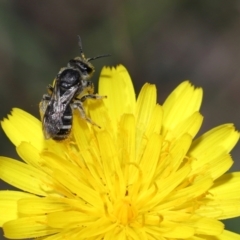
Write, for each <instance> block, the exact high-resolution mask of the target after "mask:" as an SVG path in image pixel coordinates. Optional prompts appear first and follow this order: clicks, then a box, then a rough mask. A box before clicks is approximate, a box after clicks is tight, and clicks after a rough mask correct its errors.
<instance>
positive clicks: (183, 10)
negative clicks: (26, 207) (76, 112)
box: [0, 0, 240, 239]
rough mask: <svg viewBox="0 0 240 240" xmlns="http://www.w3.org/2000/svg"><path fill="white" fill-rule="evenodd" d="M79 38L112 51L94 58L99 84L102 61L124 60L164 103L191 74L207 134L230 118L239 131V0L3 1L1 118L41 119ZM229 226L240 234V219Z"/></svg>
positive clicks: (239, 161) (236, 153)
mask: <svg viewBox="0 0 240 240" xmlns="http://www.w3.org/2000/svg"><path fill="white" fill-rule="evenodd" d="M77 35H80V36H81V38H82V42H83V50H84V52H85V54H86V56H88V57H92V56H96V55H99V54H103V53H110V54H111V57H109V58H103V59H99V60H96V61H94V62H93V64H94V66H95V67H96V73H95V75H94V77H93V82H94V83H95V84H96V85H97V79H98V76H99V73H100V70H101V68H102V66H103V65H116V64H119V63H122V64H123V65H125V66H126V67H127V69H128V70H129V73H130V75H131V77H132V79H133V82H134V85H135V89H136V92H137V93H138V92H139V89H140V88H141V86H142V85H143V83H145V82H150V83H155V84H156V85H157V87H158V96H159V99H158V101H159V103H162V102H163V101H164V99H165V98H166V96H167V95H168V94H169V93H170V92H171V91H172V90H173V89H174V88H175V87H176V86H177V85H178V84H179V83H180V82H181V81H183V80H185V79H190V80H191V81H192V83H193V84H194V85H196V86H202V87H203V88H204V100H203V106H202V108H201V113H202V114H203V115H204V123H203V126H202V129H201V133H202V132H204V131H206V130H209V129H210V128H212V127H214V126H217V125H219V124H222V123H228V122H233V123H235V125H236V127H237V128H238V129H240V111H239V109H240V108H239V105H240V1H237V0H232V1H224V0H214V1H208V0H202V1H197V0H175V1H172V0H169V1H168V0H166V1H161V0H158V1H157V0H128V1H127V0H115V1H113V0H102V1H94V0H87V1H77V0H67V1H66V0H65V1H57V0H52V1H46V0H42V1H33V0H21V1H13V0H1V1H0V102H1V105H0V118H1V119H2V118H4V117H5V116H6V115H7V114H8V113H9V111H10V110H11V108H13V107H19V108H22V109H24V110H26V111H28V112H30V113H31V114H33V115H35V116H37V117H39V113H38V103H39V101H40V100H41V97H42V94H43V93H45V92H46V86H47V85H48V84H49V83H51V82H52V80H53V78H54V77H55V76H56V74H57V72H58V71H59V69H60V68H61V67H63V66H66V64H67V62H68V60H70V59H71V58H73V57H75V56H77V55H78V54H79V48H78V43H77ZM96 89H97V88H96ZM0 144H1V145H0V146H1V148H0V155H3V156H10V157H14V158H18V156H17V155H16V153H15V149H14V147H13V146H12V145H11V144H10V142H9V141H8V139H7V138H6V136H5V134H4V133H3V131H0ZM239 145H240V144H239ZM239 145H238V146H237V147H236V148H235V149H234V150H233V152H232V156H233V158H234V160H235V165H234V167H233V168H232V170H234V171H236V170H238V171H239V170H240V146H239ZM3 187H4V188H8V189H9V187H8V186H6V185H5V184H3V183H2V187H1V188H3ZM236 191H239V192H240V189H236ZM225 223H226V228H227V229H229V230H232V231H235V232H239V233H240V229H239V225H240V219H239V218H238V219H234V220H229V221H226V222H225ZM1 235H2V234H1ZM2 239H3V238H2Z"/></svg>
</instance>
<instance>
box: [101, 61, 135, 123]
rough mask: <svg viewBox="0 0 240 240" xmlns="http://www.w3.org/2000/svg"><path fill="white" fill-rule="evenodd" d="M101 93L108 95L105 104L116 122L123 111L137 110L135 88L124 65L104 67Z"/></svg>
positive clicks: (131, 111)
mask: <svg viewBox="0 0 240 240" xmlns="http://www.w3.org/2000/svg"><path fill="white" fill-rule="evenodd" d="M99 94H100V95H102V96H107V99H104V104H105V105H106V107H107V109H108V112H109V116H110V117H111V120H112V121H113V122H114V123H115V124H116V123H117V121H118V120H119V118H120V116H121V115H122V114H123V113H131V114H133V113H134V112H135V104H136V103H135V102H136V100H135V92H134V88H133V85H132V81H131V78H130V76H129V74H128V72H127V70H126V69H125V67H123V66H122V65H119V66H117V67H116V68H109V67H104V68H103V70H102V72H101V75H100V80H99ZM115 124H114V125H115Z"/></svg>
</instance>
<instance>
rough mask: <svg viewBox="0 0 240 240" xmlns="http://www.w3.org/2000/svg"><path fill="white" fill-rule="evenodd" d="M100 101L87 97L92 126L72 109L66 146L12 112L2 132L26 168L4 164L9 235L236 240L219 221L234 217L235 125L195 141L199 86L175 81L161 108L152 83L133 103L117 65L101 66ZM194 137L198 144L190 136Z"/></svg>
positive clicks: (237, 202)
mask: <svg viewBox="0 0 240 240" xmlns="http://www.w3.org/2000/svg"><path fill="white" fill-rule="evenodd" d="M99 94H100V95H106V96H107V99H104V100H99V101H98V100H95V101H94V100H89V101H87V103H86V109H87V113H88V115H89V116H90V117H91V118H92V119H93V121H94V122H96V123H97V124H98V125H100V126H101V129H99V128H97V127H95V126H92V125H90V124H89V123H87V122H86V121H84V120H83V119H81V117H80V116H79V114H78V113H77V112H75V113H74V123H73V129H72V135H71V136H70V138H69V139H68V140H66V141H61V142H56V141H54V140H44V138H43V133H42V128H41V123H40V121H39V120H38V119H36V118H34V117H33V116H31V115H30V114H28V113H26V112H24V111H22V110H20V109H13V111H12V113H11V115H9V116H8V118H7V119H4V120H3V122H2V127H3V129H4V131H5V133H6V134H7V136H8V137H9V139H10V140H11V141H12V143H13V144H14V145H15V146H16V149H17V152H18V154H19V156H20V157H21V159H22V160H23V161H24V162H20V161H16V160H14V159H10V158H7V157H1V158H0V177H1V178H2V179H3V180H4V181H6V182H8V183H9V184H11V185H13V186H15V187H17V188H19V189H21V190H23V191H1V192H0V223H1V225H2V227H3V231H4V234H5V236H6V237H7V238H10V239H24V238H36V237H42V238H41V239H48V240H50V239H51V240H55V239H56V240H60V239H77V240H79V239H92V240H97V239H99V240H100V239H104V240H112V239H114V240H117V239H119V240H120V239H122V240H124V239H130V240H138V239H142V240H147V239H159V240H173V239H188V240H201V239H209V240H210V239H212V240H213V239H214V240H232V239H240V235H238V234H235V233H233V232H230V231H227V230H224V225H223V223H222V222H221V221H220V220H222V219H227V218H233V217H237V216H240V194H239V189H240V172H235V173H227V174H226V173H225V172H226V171H227V170H228V169H229V168H230V167H231V165H232V163H233V161H232V158H231V156H230V154H229V152H230V151H231V149H232V148H233V147H234V145H235V144H236V143H237V141H238V139H239V133H238V132H237V131H235V129H234V126H233V125H232V124H225V125H221V126H218V127H216V128H214V129H212V130H210V131H209V132H207V133H205V134H203V135H202V136H200V137H198V138H197V139H194V137H195V135H196V134H197V132H198V130H199V128H200V126H201V123H202V116H201V114H200V113H199V108H200V105H201V100H202V89H200V88H197V89H195V88H194V87H193V86H191V84H190V83H189V82H187V81H186V82H183V83H182V84H180V85H179V86H178V87H177V88H176V89H175V90H174V91H173V92H172V93H171V94H170V96H169V97H168V98H167V100H166V101H165V102H164V104H163V105H162V106H161V105H159V104H157V103H156V101H157V94H156V88H155V86H154V85H151V84H145V85H144V86H143V87H142V90H141V92H140V94H139V96H138V97H137V100H136V98H135V92H134V89H133V85H132V82H131V79H130V77H129V75H128V73H127V71H126V69H125V68H124V67H123V66H118V67H117V68H104V69H103V70H102V73H101V77H100V83H99ZM193 139H194V140H193Z"/></svg>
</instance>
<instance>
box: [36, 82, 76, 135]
mask: <svg viewBox="0 0 240 240" xmlns="http://www.w3.org/2000/svg"><path fill="white" fill-rule="evenodd" d="M77 90H78V86H77V85H76V86H73V87H71V88H69V89H68V90H67V91H65V93H64V94H62V96H60V89H59V80H58V79H57V80H56V82H55V85H54V88H53V92H52V95H51V97H50V100H43V101H42V104H41V106H40V107H41V108H42V112H43V111H44V109H45V112H44V115H43V118H42V122H43V133H44V136H45V138H46V139H49V138H53V137H54V136H56V135H57V134H58V132H59V131H60V130H61V128H62V126H63V122H62V118H63V115H64V112H65V110H66V107H67V106H68V105H69V104H70V102H71V101H72V99H73V97H74V96H75V94H76V92H77ZM40 112H41V111H40Z"/></svg>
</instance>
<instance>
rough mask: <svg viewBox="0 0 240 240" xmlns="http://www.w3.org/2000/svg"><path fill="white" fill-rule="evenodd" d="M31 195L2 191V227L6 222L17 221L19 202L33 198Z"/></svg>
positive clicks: (0, 194)
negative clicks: (22, 199)
mask: <svg viewBox="0 0 240 240" xmlns="http://www.w3.org/2000/svg"><path fill="white" fill-rule="evenodd" d="M33 196H34V195H31V194H29V193H25V192H17V191H0V213H1V214H0V226H2V225H3V223H4V222H8V221H11V220H14V219H17V218H18V216H19V213H18V205H17V203H18V200H19V199H21V198H28V197H33Z"/></svg>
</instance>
